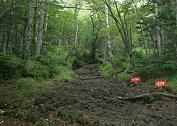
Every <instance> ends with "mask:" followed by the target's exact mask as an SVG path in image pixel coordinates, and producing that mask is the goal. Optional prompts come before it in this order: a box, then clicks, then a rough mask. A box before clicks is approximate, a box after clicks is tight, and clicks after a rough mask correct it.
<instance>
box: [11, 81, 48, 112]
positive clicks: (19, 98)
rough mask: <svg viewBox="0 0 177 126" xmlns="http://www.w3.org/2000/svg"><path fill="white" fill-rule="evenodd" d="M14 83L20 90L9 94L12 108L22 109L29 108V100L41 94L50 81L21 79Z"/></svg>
mask: <svg viewBox="0 0 177 126" xmlns="http://www.w3.org/2000/svg"><path fill="white" fill-rule="evenodd" d="M16 83H17V85H18V87H21V88H20V89H17V90H15V91H14V92H13V93H12V94H11V103H12V105H13V106H14V107H20V108H22V109H25V108H28V107H30V106H31V103H30V101H29V99H30V98H31V97H34V96H38V95H40V94H42V93H43V92H45V91H46V89H47V87H48V86H49V85H51V82H50V81H46V80H40V81H39V80H35V79H33V78H21V79H18V80H17V81H16Z"/></svg>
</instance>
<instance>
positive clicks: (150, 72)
mask: <svg viewBox="0 0 177 126" xmlns="http://www.w3.org/2000/svg"><path fill="white" fill-rule="evenodd" d="M133 70H134V74H135V75H139V76H142V77H143V78H144V79H151V78H159V77H160V76H163V77H165V76H169V75H173V74H174V73H175V72H176V70H177V66H176V63H175V62H174V61H171V60H166V61H156V60H155V61H153V62H147V61H144V62H139V63H138V62H137V63H135V66H134V68H133Z"/></svg>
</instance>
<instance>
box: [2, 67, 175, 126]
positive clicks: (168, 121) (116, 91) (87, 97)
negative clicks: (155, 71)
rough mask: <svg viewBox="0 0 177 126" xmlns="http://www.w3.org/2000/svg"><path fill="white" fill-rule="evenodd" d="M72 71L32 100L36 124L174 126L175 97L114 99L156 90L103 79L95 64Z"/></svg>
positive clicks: (146, 86)
mask: <svg viewBox="0 0 177 126" xmlns="http://www.w3.org/2000/svg"><path fill="white" fill-rule="evenodd" d="M75 72H76V74H77V76H78V79H76V80H73V81H64V82H57V83H58V84H56V86H54V87H51V88H50V89H49V91H48V92H47V93H46V94H43V95H42V96H40V97H38V98H36V99H35V101H34V105H33V108H32V109H31V112H32V113H33V114H34V115H36V117H37V118H38V119H39V120H40V121H38V123H37V124H36V125H44V126H47V125H48V126H177V101H176V100H173V99H168V98H163V97H162V98H158V97H156V98H155V97H145V98H144V99H141V100H132V101H124V100H120V99H116V97H117V96H121V97H130V96H131V97H133V96H137V95H141V94H144V93H150V92H156V91H157V90H156V89H154V88H153V87H152V86H150V85H147V84H142V85H141V86H138V87H132V86H131V85H130V84H129V83H124V82H120V81H118V80H116V79H113V78H103V77H101V76H100V73H99V70H98V66H95V65H93V66H85V67H83V68H81V69H78V70H76V71H75ZM161 92H165V90H162V91H161ZM4 124H5V123H4ZM0 125H1V124H0ZM26 125H27V124H26ZM31 125H32V124H31Z"/></svg>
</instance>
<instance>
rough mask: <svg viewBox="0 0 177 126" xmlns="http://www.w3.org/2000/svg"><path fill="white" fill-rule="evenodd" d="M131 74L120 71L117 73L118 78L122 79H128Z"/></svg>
mask: <svg viewBox="0 0 177 126" xmlns="http://www.w3.org/2000/svg"><path fill="white" fill-rule="evenodd" d="M131 77H132V75H131V74H129V73H122V74H120V75H119V79H120V80H123V81H130V79H131Z"/></svg>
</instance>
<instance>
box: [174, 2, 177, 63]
mask: <svg viewBox="0 0 177 126" xmlns="http://www.w3.org/2000/svg"><path fill="white" fill-rule="evenodd" d="M175 38H176V39H175V43H174V44H175V47H176V48H175V51H176V58H177V0H176V30H175ZM176 61H177V59H176Z"/></svg>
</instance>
